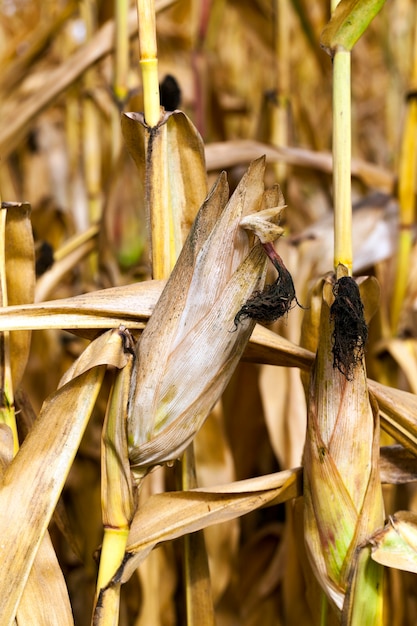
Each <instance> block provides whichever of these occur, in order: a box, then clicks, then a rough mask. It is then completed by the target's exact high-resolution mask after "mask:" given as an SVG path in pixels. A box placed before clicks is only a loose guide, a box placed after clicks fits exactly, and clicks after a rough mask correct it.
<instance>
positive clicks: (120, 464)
mask: <svg viewBox="0 0 417 626" xmlns="http://www.w3.org/2000/svg"><path fill="white" fill-rule="evenodd" d="M125 340H126V341H129V339H128V337H126V339H125ZM126 358H127V360H128V361H127V364H126V365H125V367H124V368H123V369H121V370H120V371H117V372H116V374H115V381H114V385H113V389H112V394H111V399H110V402H109V406H108V411H107V414H106V418H105V421H104V426H103V436H102V456H101V465H102V471H101V480H102V483H101V493H102V496H101V497H102V514H103V525H104V539H103V545H102V549H101V554H100V567H99V572H98V578H97V593H96V606H95V614H94V624H97V625H99V624H100V625H101V626H105V625H106V624H115V625H116V624H117V623H118V619H119V618H118V616H119V601H120V586H115V587H113V589H112V590H111V591H110V592H109V593H107V594H106V595H105V596H103V594H102V590H103V589H104V588H105V587H106V585H107V584H108V583H109V581H110V579H111V578H112V576H113V574H114V572H115V571H116V570H117V569H118V567H119V566H120V565H121V563H122V560H123V556H124V553H125V548H126V541H127V537H128V534H129V527H130V522H131V520H132V518H133V514H134V511H135V507H136V498H135V495H136V494H135V489H134V486H133V482H132V478H131V473H130V466H129V459H128V449H127V436H126V410H127V401H128V395H129V386H130V377H131V373H132V363H133V355H132V354H131V353H126ZM103 598H104V599H103Z"/></svg>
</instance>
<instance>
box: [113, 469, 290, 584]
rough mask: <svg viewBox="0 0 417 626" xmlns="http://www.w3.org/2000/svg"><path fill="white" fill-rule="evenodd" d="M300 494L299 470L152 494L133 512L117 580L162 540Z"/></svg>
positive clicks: (130, 570) (132, 570) (121, 578)
mask: <svg viewBox="0 0 417 626" xmlns="http://www.w3.org/2000/svg"><path fill="white" fill-rule="evenodd" d="M300 493H301V483H300V471H299V470H288V471H285V472H280V473H278V474H272V475H270V476H262V477H260V478H253V479H249V480H243V481H240V482H236V483H231V484H228V485H223V486H221V487H212V488H210V489H194V490H192V491H187V492H171V493H161V494H156V495H154V496H151V497H150V498H149V500H147V501H146V502H145V503H144V504H143V506H142V507H141V508H140V509H139V510H138V511H137V512H136V514H135V517H134V519H133V522H132V526H131V530H130V534H129V539H128V545H127V550H126V556H125V561H124V564H123V568H121V570H120V571H119V572H118V574H117V580H121V581H122V582H125V581H127V580H128V579H129V578H130V576H131V575H132V573H133V572H134V571H135V569H136V567H137V566H138V564H139V563H141V562H142V561H143V560H144V559H145V558H146V557H147V555H148V554H149V552H150V551H151V550H152V549H153V548H154V547H155V546H156V545H158V544H159V543H161V542H162V541H168V540H170V539H175V538H177V537H181V536H182V535H184V534H187V533H191V532H194V531H196V530H201V529H202V528H206V527H207V526H210V525H212V524H219V523H222V522H225V521H227V520H231V519H235V518H236V517H239V516H241V515H245V514H246V513H249V512H250V511H253V510H254V509H257V508H259V507H261V506H266V505H268V504H269V505H271V504H272V503H273V504H278V503H279V502H285V501H287V500H289V499H291V498H294V497H296V496H297V495H300Z"/></svg>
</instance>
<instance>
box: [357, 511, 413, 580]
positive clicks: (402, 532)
mask: <svg viewBox="0 0 417 626" xmlns="http://www.w3.org/2000/svg"><path fill="white" fill-rule="evenodd" d="M369 543H370V545H371V551H372V552H371V554H372V559H373V560H374V561H376V562H377V563H380V564H381V565H385V566H386V567H395V568H397V569H401V570H405V571H406V572H413V573H415V574H417V515H416V514H415V513H412V512H411V511H399V512H398V513H395V515H390V517H389V518H388V523H387V524H386V525H385V527H384V528H383V529H381V530H378V531H377V532H376V533H375V534H374V535H373V537H371V539H370V542H369Z"/></svg>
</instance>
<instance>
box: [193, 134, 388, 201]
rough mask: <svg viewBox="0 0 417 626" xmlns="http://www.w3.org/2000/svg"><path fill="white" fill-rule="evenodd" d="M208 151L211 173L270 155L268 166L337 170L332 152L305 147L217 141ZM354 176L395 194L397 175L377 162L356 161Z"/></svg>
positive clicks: (207, 162) (209, 145) (353, 163)
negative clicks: (279, 163) (275, 164)
mask: <svg viewBox="0 0 417 626" xmlns="http://www.w3.org/2000/svg"><path fill="white" fill-rule="evenodd" d="M205 150H206V164H207V169H208V171H209V172H210V171H213V170H221V169H226V168H230V167H232V166H234V165H245V164H246V163H250V162H251V161H253V159H256V158H257V157H258V156H259V155H260V154H264V155H265V156H266V159H267V162H268V163H274V162H276V161H283V162H285V163H288V164H289V165H295V166H298V167H306V168H310V169H313V170H318V171H321V172H327V173H329V174H330V173H331V172H332V171H333V164H332V155H331V153H330V152H313V151H312V150H307V149H305V148H295V147H288V146H285V147H284V146H280V147H275V146H271V145H270V144H265V143H260V142H258V141H253V140H249V139H235V140H233V141H232V140H231V141H225V142H219V143H214V142H213V143H210V144H208V145H206V148H205ZM352 176H353V177H355V178H358V179H359V180H360V181H362V182H363V184H364V185H367V186H368V187H370V188H375V189H379V190H380V191H384V192H386V193H390V194H392V193H393V192H394V183H395V179H394V175H393V173H392V172H390V171H388V170H386V169H383V168H381V167H378V166H377V165H374V164H373V163H368V162H367V161H363V160H361V159H352Z"/></svg>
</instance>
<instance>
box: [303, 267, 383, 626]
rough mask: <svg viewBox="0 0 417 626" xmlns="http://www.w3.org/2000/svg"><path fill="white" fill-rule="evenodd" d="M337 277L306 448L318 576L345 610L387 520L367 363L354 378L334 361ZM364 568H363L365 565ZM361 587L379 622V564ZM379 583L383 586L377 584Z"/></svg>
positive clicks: (323, 322) (314, 380)
mask: <svg viewBox="0 0 417 626" xmlns="http://www.w3.org/2000/svg"><path fill="white" fill-rule="evenodd" d="M333 301H334V295H333V284H332V280H331V278H330V277H327V278H326V281H325V284H324V288H323V301H322V310H321V318H320V332H319V346H318V351H317V355H316V360H315V363H314V367H313V371H312V377H311V383H310V390H309V397H308V405H309V406H308V422H307V439H306V446H305V452H304V468H305V473H304V480H305V536H306V546H307V552H308V555H309V558H310V561H311V563H312V566H313V569H314V571H315V573H316V576H317V578H318V580H319V582H320V584H321V586H322V588H323V590H324V591H325V593H326V595H327V597H328V598H329V600H330V602H331V604H332V605H333V607H334V608H335V609H336V612H337V613H338V614H339V616H342V613H343V614H344V615H345V614H346V613H349V611H350V610H351V602H352V601H353V602H359V601H360V600H359V599H358V596H357V594H356V593H355V594H354V596H355V597H354V600H352V595H349V596H348V597H349V600H348V601H346V597H347V596H346V594H347V591H348V590H349V581H351V580H352V578H353V572H354V575H355V577H357V578H360V579H362V569H361V568H362V567H364V568H367V561H366V560H365V561H362V560H358V555H357V548H358V546H360V545H361V544H362V543H364V542H365V541H366V539H367V538H368V537H369V536H370V535H371V534H372V533H373V532H374V531H375V529H376V528H378V527H379V526H380V525H381V524H382V522H383V515H384V514H383V502H382V492H381V486H380V479H379V467H378V456H379V417H378V407H377V406H376V405H375V403H372V402H371V401H370V399H369V395H368V389H367V382H366V374H365V367H364V365H363V363H362V362H360V363H358V364H357V365H356V367H355V369H354V373H353V377H352V379H351V380H349V379H347V378H346V376H345V375H344V374H343V373H342V372H341V371H339V370H338V369H337V368H335V367H334V360H333V359H334V358H333V353H332V347H333V346H332V332H333V329H334V326H333V324H334V322H333V321H332V320H331V319H330V306H331V305H332V303H333ZM358 568H359V569H358ZM374 570H376V571H373V572H372V573H373V576H372V578H367V577H366V576H365V577H364V584H363V586H361V587H358V593H360V594H364V593H365V594H366V593H367V592H368V593H369V594H370V597H372V598H373V601H372V602H371V601H369V602H368V603H367V605H366V607H365V609H366V610H364V612H363V613H362V619H363V621H362V622H358V621H356V622H352V623H361V624H365V623H366V624H375V625H376V624H380V623H381V622H380V621H379V620H380V619H381V610H382V584H381V583H382V579H381V576H382V573H381V570H378V569H377V568H374ZM376 590H378V591H376Z"/></svg>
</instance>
